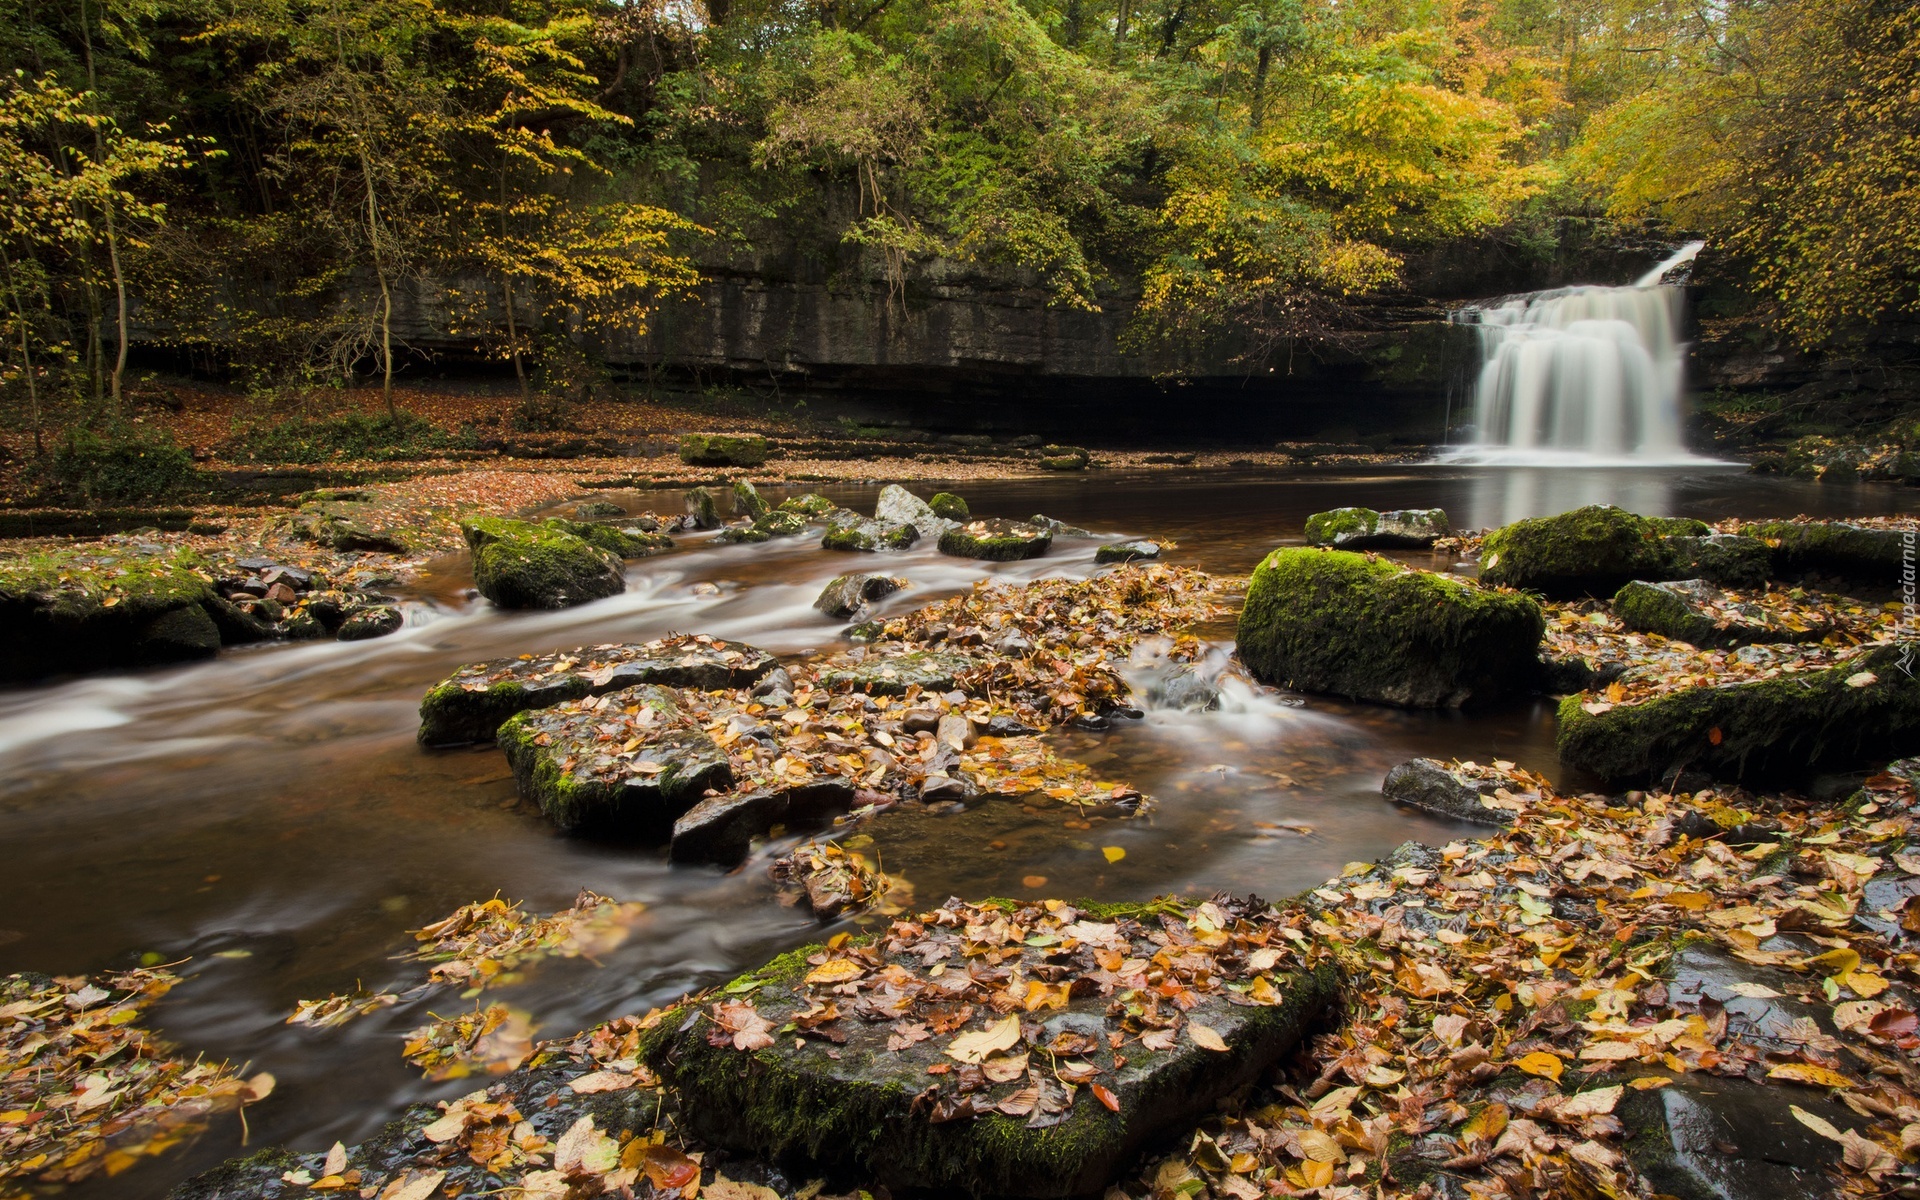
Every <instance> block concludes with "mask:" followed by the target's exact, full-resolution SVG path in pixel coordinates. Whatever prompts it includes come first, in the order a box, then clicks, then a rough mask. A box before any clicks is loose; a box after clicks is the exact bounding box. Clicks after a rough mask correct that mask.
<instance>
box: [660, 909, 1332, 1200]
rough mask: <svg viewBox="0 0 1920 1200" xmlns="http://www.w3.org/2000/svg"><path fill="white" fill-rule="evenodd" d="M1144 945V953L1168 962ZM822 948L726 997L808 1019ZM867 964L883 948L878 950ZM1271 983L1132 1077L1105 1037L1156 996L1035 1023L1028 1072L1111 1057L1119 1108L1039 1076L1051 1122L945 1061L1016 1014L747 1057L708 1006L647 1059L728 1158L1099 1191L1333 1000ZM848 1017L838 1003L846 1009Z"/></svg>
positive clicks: (1154, 1055) (1297, 976)
mask: <svg viewBox="0 0 1920 1200" xmlns="http://www.w3.org/2000/svg"><path fill="white" fill-rule="evenodd" d="M1012 907H1013V906H1012V905H1008V908H1009V909H1011V908H1012ZM1067 911H1069V912H1071V911H1073V910H1071V909H1069V910H1067ZM1088 916H1089V919H1097V918H1093V917H1092V915H1091V914H1088ZM1141 945H1142V947H1143V950H1144V952H1145V954H1147V955H1151V954H1152V953H1153V952H1154V951H1155V949H1156V947H1154V946H1152V945H1151V944H1150V943H1145V942H1142V943H1141ZM823 951H824V948H823V947H820V946H807V947H803V948H802V949H799V950H796V951H793V952H791V953H789V954H785V955H782V956H781V957H779V958H777V959H775V960H774V961H773V962H772V963H770V964H768V965H767V966H766V967H763V968H762V969H761V970H759V971H756V972H753V973H751V974H749V975H746V976H742V977H741V978H739V979H737V980H735V981H733V982H732V983H730V984H728V985H727V986H726V987H724V988H723V989H721V994H722V995H723V996H725V997H728V998H735V997H744V998H747V999H748V1000H749V1001H750V1002H751V1004H752V1006H753V1008H754V1009H755V1010H756V1011H757V1013H758V1015H759V1016H760V1017H761V1018H762V1019H764V1020H766V1021H767V1022H769V1023H770V1025H771V1027H772V1028H773V1029H776V1030H779V1029H783V1027H787V1025H788V1022H790V1021H793V1020H794V1019H795V1018H797V1017H799V1016H800V1015H801V1014H802V1013H804V1012H807V1011H808V1009H809V1006H810V1004H811V1003H812V1001H811V997H810V996H806V995H805V994H804V993H805V983H804V981H805V978H806V976H807V975H808V973H809V971H811V970H812V969H813V966H812V963H815V962H824V961H827V959H826V958H825V957H824V954H823ZM867 952H868V953H875V954H879V953H881V951H880V948H879V947H877V946H876V947H873V948H871V949H870V950H869V951H867ZM899 961H900V962H901V963H902V964H903V967H904V970H905V971H906V972H912V971H914V970H915V969H919V970H922V971H923V970H924V968H923V967H921V964H920V963H919V960H917V959H914V958H912V957H910V956H902V958H901V959H900V960H899ZM948 974H949V976H951V980H952V983H951V986H952V987H954V988H964V987H965V986H966V984H967V977H966V975H965V972H958V973H956V972H955V971H954V969H953V968H952V967H951V966H949V967H948ZM908 978H909V979H912V978H913V976H912V975H910V974H909V975H908ZM1273 986H1274V995H1275V997H1276V1000H1277V1002H1275V1003H1268V1004H1259V1003H1246V1002H1243V1003H1230V1002H1229V1001H1228V996H1232V998H1233V999H1234V1000H1240V1001H1244V1000H1245V997H1244V996H1241V995H1238V994H1234V993H1226V992H1214V993H1212V994H1208V995H1204V996H1202V995H1199V994H1197V993H1189V996H1190V997H1191V999H1193V1000H1194V1001H1196V1003H1195V1004H1194V1006H1193V1007H1192V1008H1191V1009H1190V1010H1188V1011H1185V1012H1184V1013H1181V1014H1180V1015H1179V1017H1178V1018H1177V1021H1178V1025H1179V1029H1178V1031H1177V1032H1175V1034H1174V1035H1173V1036H1172V1037H1171V1038H1169V1039H1168V1041H1169V1042H1170V1043H1171V1045H1170V1048H1168V1049H1164V1050H1156V1049H1150V1048H1148V1047H1147V1046H1146V1045H1145V1044H1144V1043H1141V1042H1139V1041H1138V1040H1129V1041H1128V1043H1127V1047H1126V1053H1125V1062H1124V1065H1121V1066H1118V1067H1114V1068H1112V1069H1108V1068H1109V1067H1110V1066H1111V1060H1110V1059H1109V1057H1108V1052H1107V1049H1106V1046H1107V1036H1108V1032H1109V1031H1113V1032H1119V1031H1120V1030H1121V1029H1122V1022H1123V1021H1125V1020H1128V1019H1130V1018H1129V1016H1128V1012H1129V1008H1128V1003H1131V1011H1134V1012H1137V1011H1139V1009H1140V1007H1141V1004H1142V1003H1144V1001H1140V1002H1125V1003H1123V1002H1122V1001H1121V1000H1119V999H1117V998H1116V997H1114V996H1110V995H1106V994H1102V990H1101V989H1098V988H1095V989H1090V990H1089V991H1087V993H1086V994H1084V995H1078V994H1076V995H1075V996H1074V997H1073V998H1072V999H1071V1000H1070V1001H1069V1002H1068V1003H1067V1004H1066V1006H1065V1008H1064V1009H1062V1010H1059V1011H1052V1010H1042V1011H1039V1012H1034V1013H1029V1014H1025V1015H1023V1016H1021V1017H1020V1018H1019V1025H1020V1027H1021V1029H1022V1033H1021V1035H1020V1045H1021V1046H1022V1048H1023V1049H1025V1048H1027V1047H1031V1049H1030V1051H1028V1060H1029V1061H1030V1062H1032V1063H1035V1064H1046V1063H1052V1062H1058V1063H1061V1064H1063V1065H1062V1069H1063V1070H1069V1069H1074V1062H1075V1060H1074V1059H1073V1055H1072V1053H1070V1052H1069V1053H1066V1054H1062V1055H1059V1056H1054V1055H1050V1054H1049V1053H1048V1052H1047V1050H1046V1049H1045V1047H1046V1046H1049V1045H1055V1046H1080V1045H1086V1046H1098V1047H1100V1049H1099V1051H1098V1055H1097V1058H1096V1059H1094V1060H1093V1061H1097V1062H1098V1064H1099V1068H1100V1070H1099V1074H1098V1075H1097V1082H1098V1083H1099V1085H1100V1088H1101V1089H1102V1090H1104V1091H1105V1092H1106V1093H1107V1094H1108V1095H1109V1096H1111V1097H1112V1100H1113V1104H1114V1105H1115V1110H1114V1111H1110V1110H1109V1109H1108V1107H1107V1106H1106V1105H1105V1104H1104V1103H1102V1102H1101V1101H1100V1100H1099V1099H1097V1098H1096V1093H1095V1092H1094V1091H1093V1089H1091V1088H1086V1087H1081V1088H1074V1089H1062V1088H1061V1085H1060V1084H1058V1083H1057V1082H1055V1081H1054V1079H1053V1077H1052V1073H1051V1072H1050V1071H1048V1070H1045V1069H1044V1068H1043V1067H1036V1068H1035V1070H1034V1073H1033V1076H1032V1078H1034V1079H1038V1080H1043V1081H1044V1086H1045V1087H1046V1089H1047V1092H1046V1095H1047V1097H1048V1099H1049V1100H1050V1101H1053V1102H1055V1103H1064V1105H1065V1107H1064V1109H1061V1110H1059V1111H1055V1112H1052V1113H1043V1112H1042V1110H1040V1109H1038V1108H1037V1107H1036V1106H1035V1105H1034V1104H1033V1103H1026V1104H1025V1107H1026V1108H1027V1109H1031V1110H1033V1112H1035V1113H1040V1114H1041V1115H1028V1114H1027V1113H1025V1112H1023V1111H1022V1109H1021V1107H1020V1105H1021V1103H1022V1099H1021V1097H1020V1096H1019V1094H1018V1093H1020V1091H1021V1089H1023V1088H1025V1087H1028V1086H1032V1085H1030V1084H1028V1083H1027V1082H1026V1081H1025V1080H1024V1079H1022V1078H1016V1079H1014V1080H1013V1081H1011V1082H1006V1083H993V1082H991V1081H987V1080H984V1079H981V1081H980V1083H979V1084H978V1085H977V1087H975V1090H972V1091H968V1092H965V1093H963V1092H961V1090H960V1089H961V1088H963V1087H974V1085H973V1084H972V1083H970V1082H969V1081H971V1080H975V1079H980V1077H981V1068H978V1067H965V1066H963V1065H962V1064H960V1063H956V1062H955V1061H954V1059H953V1058H951V1057H948V1055H947V1053H946V1052H947V1050H948V1048H949V1047H950V1046H952V1045H953V1044H954V1043H955V1042H956V1040H957V1039H958V1038H960V1037H963V1036H966V1035H967V1034H970V1033H971V1034H976V1035H977V1034H978V1033H979V1032H980V1030H982V1029H984V1028H985V1027H986V1026H988V1025H990V1024H993V1023H995V1022H1000V1021H1002V1020H1012V1019H1014V1018H1002V1016H1001V1015H1000V1014H999V1013H998V1012H996V1011H993V1010H992V1009H990V1008H988V1007H987V1006H985V1005H978V1006H974V1007H969V1008H967V1009H966V1010H965V1011H966V1012H968V1013H975V1012H976V1011H977V1013H978V1014H979V1015H975V1016H973V1017H972V1018H971V1019H970V1020H968V1021H967V1022H966V1023H965V1024H962V1025H959V1026H957V1027H954V1028H951V1029H949V1030H948V1031H947V1032H944V1033H941V1034H938V1035H935V1036H932V1037H926V1038H923V1040H920V1041H916V1042H911V1044H907V1045H901V1044H900V1038H899V1036H898V1034H897V1033H896V1030H895V1028H894V1022H892V1021H888V1020H886V1019H884V1018H876V1019H869V1020H861V1019H857V1018H855V1017H852V1016H848V1017H845V1018H842V1019H840V1020H838V1021H837V1022H835V1025H836V1027H837V1031H836V1033H835V1034H834V1040H833V1041H828V1040H826V1039H824V1038H820V1037H812V1038H793V1037H788V1036H786V1035H785V1034H784V1033H783V1034H782V1035H781V1036H780V1037H778V1038H777V1039H776V1040H775V1041H774V1042H773V1044H772V1045H769V1046H765V1047H763V1048H760V1049H750V1050H741V1049H736V1048H735V1046H734V1043H733V1041H732V1040H730V1039H729V1038H728V1037H726V1036H725V1035H724V1034H723V1033H721V1031H720V1029H719V1027H718V1025H717V1024H716V1022H715V1020H714V1019H713V1013H714V1011H715V1007H714V1006H694V1007H688V1008H686V1009H684V1010H681V1011H677V1012H672V1013H669V1014H668V1015H667V1017H666V1018H665V1019H663V1020H662V1021H661V1022H660V1023H659V1025H658V1026H657V1027H656V1031H655V1032H653V1033H651V1034H650V1035H648V1036H647V1037H646V1038H645V1039H644V1040H643V1041H642V1044H641V1053H642V1055H643V1057H644V1058H645V1060H646V1061H647V1063H648V1064H649V1065H650V1066H651V1067H652V1068H653V1069H654V1071H656V1072H657V1073H658V1074H659V1075H660V1076H661V1078H662V1079H663V1080H664V1081H665V1082H667V1083H668V1084H669V1085H670V1086H671V1087H672V1088H674V1089H675V1090H676V1091H678V1092H679V1094H680V1095H681V1096H682V1098H683V1100H684V1103H683V1106H682V1109H681V1113H682V1118H683V1120H685V1121H686V1122H687V1123H688V1124H687V1128H688V1129H689V1130H690V1131H691V1132H692V1133H694V1134H695V1135H696V1136H698V1137H700V1138H701V1139H703V1140H705V1141H707V1142H709V1143H710V1144H713V1145H716V1146H721V1147H725V1148H727V1149H730V1150H734V1151H737V1152H739V1153H743V1154H749V1155H753V1156H756V1157H759V1158H762V1159H764V1160H768V1161H774V1162H790V1163H795V1164H805V1165H806V1169H807V1170H808V1171H809V1172H811V1171H814V1170H820V1171H824V1172H827V1173H845V1174H848V1175H851V1176H852V1177H854V1178H858V1179H861V1180H863V1181H866V1180H871V1181H872V1182H874V1183H878V1184H881V1185H883V1186H886V1187H889V1188H893V1189H897V1190H898V1189H906V1190H911V1191H914V1192H923V1191H924V1192H927V1193H930V1194H934V1195H947V1196H976V1197H1036V1198H1056V1197H1073V1196H1088V1195H1095V1196H1097V1195H1098V1194H1099V1193H1100V1191H1101V1189H1102V1188H1103V1187H1105V1186H1106V1185H1107V1184H1108V1183H1109V1182H1111V1181H1112V1179H1113V1178H1114V1177H1115V1176H1116V1175H1117V1174H1118V1173H1119V1172H1120V1170H1121V1169H1122V1168H1123V1167H1125V1166H1126V1165H1127V1164H1128V1163H1129V1162H1130V1161H1132V1160H1133V1159H1134V1157H1135V1156H1136V1155H1137V1154H1138V1153H1139V1152H1140V1151H1141V1150H1142V1149H1143V1148H1145V1147H1146V1146H1147V1145H1148V1144H1149V1143H1150V1142H1152V1141H1153V1139H1155V1138H1156V1137H1159V1136H1161V1135H1164V1134H1167V1133H1171V1132H1174V1131H1181V1130H1185V1129H1186V1128H1187V1127H1189V1126H1190V1125H1191V1124H1192V1123H1193V1122H1194V1121H1196V1120H1198V1119H1199V1118H1201V1117H1202V1116H1204V1115H1206V1114H1208V1113H1210V1112H1212V1111H1213V1108H1214V1105H1215V1103H1216V1102H1217V1101H1218V1100H1219V1099H1220V1098H1221V1097H1222V1096H1225V1095H1226V1094H1228V1093H1230V1092H1232V1091H1234V1090H1235V1089H1237V1088H1240V1087H1244V1086H1246V1085H1247V1084H1249V1083H1251V1082H1252V1081H1254V1080H1255V1079H1257V1078H1259V1077H1260V1076H1261V1075H1262V1074H1263V1073H1264V1072H1265V1071H1267V1070H1268V1069H1269V1068H1271V1067H1272V1065H1273V1064H1274V1063H1275V1062H1277V1061H1279V1059H1280V1058H1281V1057H1282V1056H1284V1055H1286V1054H1287V1053H1289V1052H1291V1051H1292V1050H1293V1049H1294V1048H1295V1047H1297V1046H1298V1045H1299V1044H1300V1041H1301V1039H1302V1038H1303V1037H1305V1036H1306V1035H1307V1034H1308V1032H1309V1031H1310V1030H1311V1028H1312V1026H1313V1024H1314V1022H1315V1021H1316V1020H1317V1019H1318V1018H1319V1017H1320V1016H1321V1014H1322V1013H1323V1012H1325V1011H1326V1009H1327V1008H1328V1007H1329V1006H1330V1005H1331V1003H1332V1002H1333V1000H1334V996H1335V992H1336V986H1335V980H1334V977H1333V975H1332V973H1331V972H1330V971H1325V970H1322V971H1319V972H1313V973H1305V972H1298V973H1280V972H1276V973H1275V975H1274V980H1273ZM1078 990H1079V989H1075V991H1076V992H1078ZM879 994H880V993H878V992H876V993H874V995H876V996H878V995H879ZM936 994H946V993H944V992H941V993H936ZM1130 995H1133V996H1140V995H1141V993H1130ZM909 998H910V999H911V994H910V995H909ZM956 1003H957V1002H956ZM954 1006H955V1005H954V1004H951V1003H950V1004H948V1006H947V1007H948V1008H949V1009H951V1008H953V1007H954ZM848 1008H849V1005H848V1004H846V1003H843V1004H842V1005H841V1011H843V1012H845V1011H848ZM814 1011H815V1014H816V1015H815V1017H814V1020H816V1021H817V1020H818V1016H817V1013H818V1010H817V1009H816V1010H814ZM1162 1019H1164V1018H1162ZM1195 1027H1204V1028H1205V1029H1208V1030H1211V1031H1212V1032H1213V1033H1216V1034H1218V1035H1219V1040H1220V1043H1221V1044H1222V1045H1223V1046H1224V1050H1210V1049H1205V1048H1203V1047H1202V1046H1200V1045H1198V1044H1196V1043H1195V1042H1194V1041H1193V1040H1192V1038H1191V1037H1190V1036H1189V1035H1188V1033H1187V1031H1188V1030H1191V1029H1194V1028H1195ZM925 1028H926V1026H925V1024H924V1023H922V1024H921V1029H922V1030H923V1031H924V1029H925ZM716 1043H718V1044H716ZM836 1043H838V1044H836ZM1090 1057H1091V1056H1090ZM943 1064H944V1065H943ZM929 1068H932V1069H933V1070H934V1071H935V1072H938V1073H932V1074H930V1073H929ZM1079 1069H1080V1070H1082V1071H1083V1072H1085V1071H1087V1070H1089V1069H1090V1068H1087V1067H1080V1068H1079ZM1056 1098H1057V1099H1056ZM1007 1109H1010V1110H1011V1113H1012V1114H1013V1115H1010V1113H1009V1111H1006V1110H1007Z"/></svg>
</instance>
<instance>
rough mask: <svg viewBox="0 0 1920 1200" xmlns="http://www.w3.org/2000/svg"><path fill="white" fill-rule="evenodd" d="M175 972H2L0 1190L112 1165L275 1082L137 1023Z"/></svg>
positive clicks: (185, 1133)
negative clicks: (187, 1050)
mask: <svg viewBox="0 0 1920 1200" xmlns="http://www.w3.org/2000/svg"><path fill="white" fill-rule="evenodd" d="M178 982H179V980H178V979H177V978H176V977H175V976H173V975H172V974H170V973H168V972H167V971H164V970H157V969H155V970H136V971H124V972H120V973H118V974H113V975H107V976H104V977H101V978H99V979H89V978H86V977H81V976H57V977H55V978H52V979H48V978H45V977H41V976H32V975H9V976H6V977H5V979H4V980H0V1197H7V1198H8V1200H12V1198H13V1197H16V1196H25V1195H26V1194H27V1193H26V1192H25V1191H24V1190H23V1188H22V1183H23V1181H25V1180H27V1179H37V1180H39V1181H41V1182H45V1183H56V1184H58V1183H74V1182H78V1181H79V1180H82V1179H86V1178H88V1177H90V1176H93V1175H97V1174H102V1173H104V1174H107V1175H117V1174H119V1173H120V1172H122V1171H124V1170H126V1169H127V1168H128V1167H130V1166H132V1165H133V1164H134V1163H135V1162H137V1161H138V1160H139V1159H140V1158H142V1157H143V1156H147V1155H154V1154H160V1153H162V1152H164V1151H166V1150H168V1149H170V1148H171V1147H173V1146H175V1145H177V1144H179V1143H180V1142H182V1141H185V1140H187V1139H189V1138H191V1137H193V1136H194V1135H196V1134H198V1133H200V1132H201V1131H203V1130H204V1129H206V1127H207V1124H208V1122H209V1121H210V1119H211V1118H212V1117H213V1116H215V1115H216V1114H219V1113H224V1112H233V1111H235V1110H237V1109H239V1108H240V1107H241V1106H243V1105H246V1104H251V1103H253V1102H254V1101H256V1100H261V1099H264V1098H265V1097H266V1096H267V1094H268V1093H270V1092H271V1091H272V1090H273V1083H274V1081H273V1076H271V1075H268V1074H265V1073H262V1074H258V1075H255V1076H253V1077H252V1078H251V1079H242V1078H240V1077H239V1076H238V1075H237V1074H236V1073H234V1072H233V1071H232V1070H230V1069H229V1068H228V1067H227V1066H226V1065H224V1064H215V1063H208V1062H202V1061H199V1060H197V1059H196V1060H192V1061H189V1060H186V1059H182V1058H177V1057H174V1056H173V1053H172V1050H171V1048H170V1047H169V1046H167V1045H166V1044H165V1043H164V1042H161V1041H160V1040H159V1039H157V1038H155V1037H154V1036H153V1034H152V1033H150V1032H148V1031H147V1030H145V1029H142V1028H141V1027H140V1026H139V1025H137V1024H136V1022H137V1021H139V1020H140V1018H141V1016H142V1014H143V1013H144V1012H145V1011H146V1010H147V1009H148V1008H149V1007H150V1006H151V1005H152V1004H153V1003H154V1001H156V1000H158V999H159V998H160V997H162V996H164V995H166V994H167V992H168V991H169V990H170V989H171V988H172V987H173V986H174V984H176V983H178Z"/></svg>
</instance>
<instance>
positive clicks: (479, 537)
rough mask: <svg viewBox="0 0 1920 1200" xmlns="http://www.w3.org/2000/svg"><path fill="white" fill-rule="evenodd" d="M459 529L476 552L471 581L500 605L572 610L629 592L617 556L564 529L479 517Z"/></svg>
mask: <svg viewBox="0 0 1920 1200" xmlns="http://www.w3.org/2000/svg"><path fill="white" fill-rule="evenodd" d="M460 531H461V533H463V534H464V535H465V536H466V539H467V545H468V546H469V547H470V548H471V549H472V551H473V585H474V586H475V587H476V588H478V589H480V594H481V595H482V596H485V597H486V598H487V599H489V600H491V601H493V602H494V603H495V604H497V605H499V606H500V607H501V608H568V607H571V606H572V605H575V604H585V603H587V602H588V601H590V600H602V599H605V598H606V597H608V596H616V595H619V594H620V593H621V592H624V591H626V590H627V581H626V576H624V575H623V574H621V571H620V559H619V557H618V556H617V555H614V554H610V553H608V552H607V551H605V550H602V549H601V548H600V547H598V546H596V545H594V544H593V543H591V542H589V541H587V540H586V539H585V538H581V537H578V536H576V535H574V534H571V533H568V532H567V531H566V530H564V529H556V528H554V527H552V526H550V525H535V524H533V523H532V522H530V521H511V520H507V519H506V518H504V517H481V518H479V519H477V520H472V521H468V522H466V523H465V524H463V525H461V526H460Z"/></svg>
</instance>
